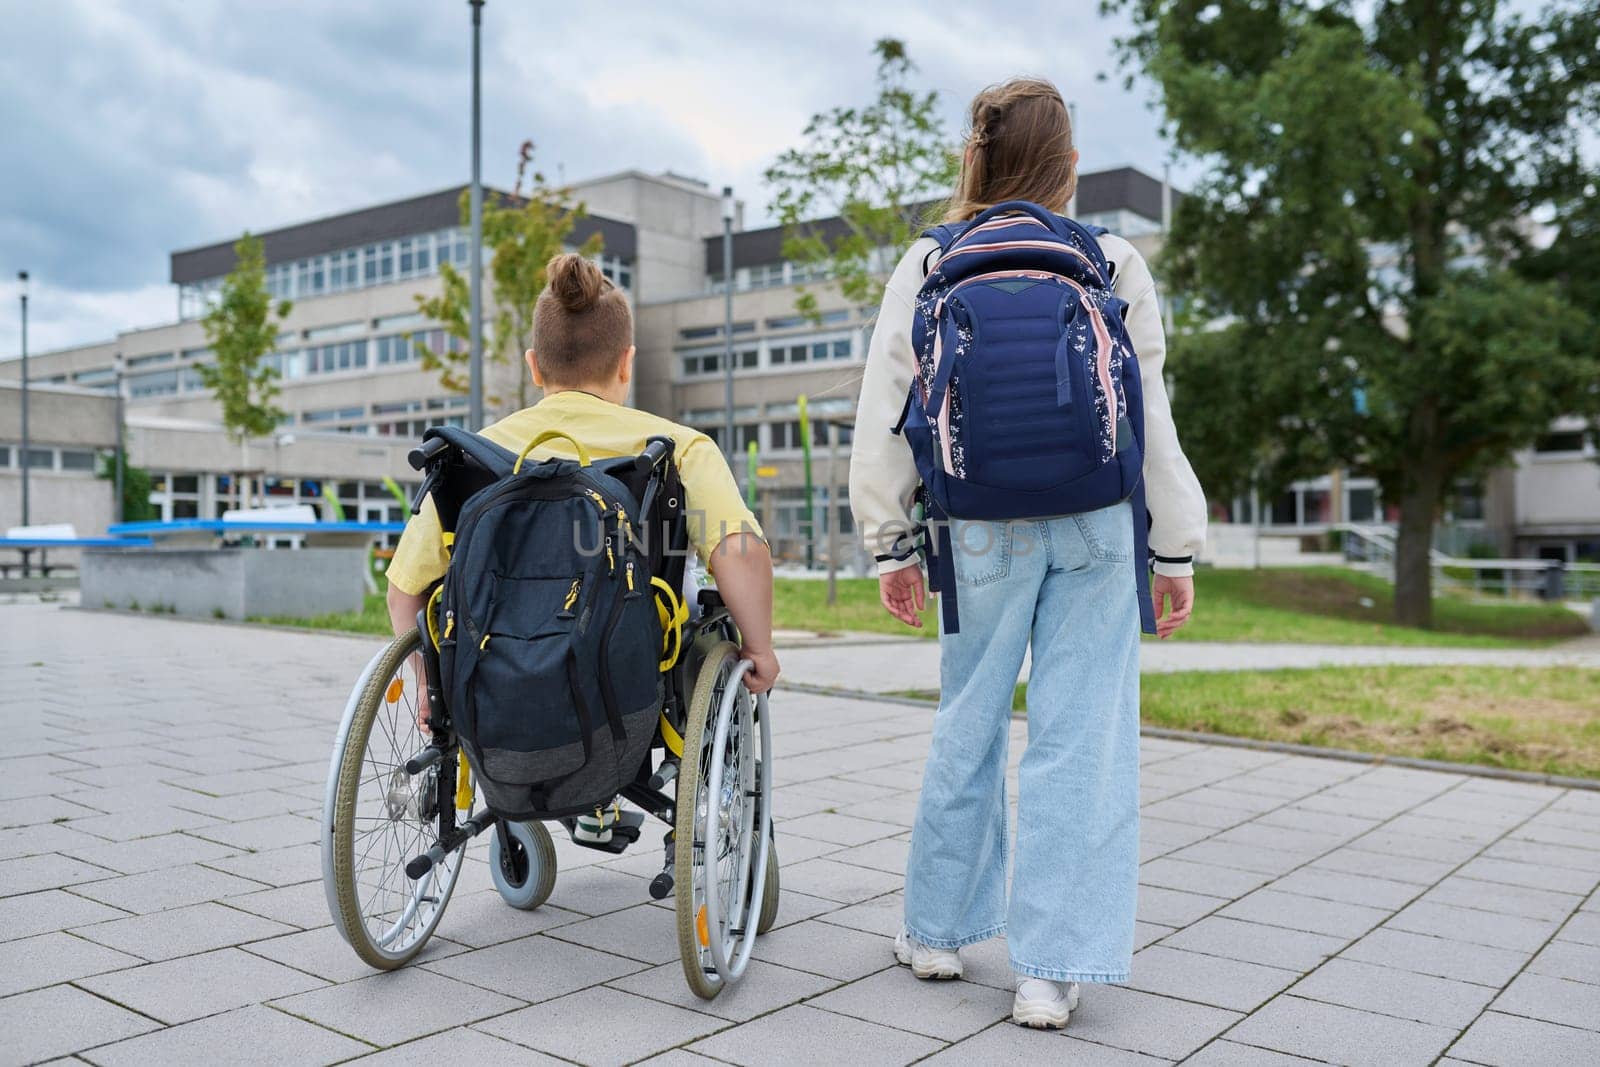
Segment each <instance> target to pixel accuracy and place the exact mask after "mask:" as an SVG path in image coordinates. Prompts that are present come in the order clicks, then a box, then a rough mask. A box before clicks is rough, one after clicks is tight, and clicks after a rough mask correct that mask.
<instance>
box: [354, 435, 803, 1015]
mask: <svg viewBox="0 0 1600 1067" xmlns="http://www.w3.org/2000/svg"><path fill="white" fill-rule="evenodd" d="M548 436H551V435H544V437H541V438H540V439H538V440H535V442H533V443H532V444H530V445H529V446H528V448H527V449H525V450H524V452H523V457H525V456H526V455H527V454H528V452H529V451H531V450H532V449H533V448H534V447H536V446H537V445H538V444H539V443H540V442H541V441H542V440H544V439H545V437H548ZM558 436H564V435H558ZM672 446H673V443H672V441H671V440H670V439H669V438H664V437H658V438H651V440H650V442H649V443H648V445H647V447H646V449H645V450H644V453H643V454H642V455H640V456H637V457H624V458H620V459H610V460H595V461H594V464H595V466H596V467H598V468H600V469H603V470H605V471H606V473H609V474H611V475H613V476H615V477H617V478H619V479H620V480H622V481H623V482H624V483H625V484H626V485H627V486H628V488H629V490H630V491H632V492H633V494H634V499H635V500H637V501H640V503H641V506H640V515H641V517H642V518H643V520H644V534H645V542H644V544H643V546H642V550H643V551H644V552H645V553H646V555H647V558H648V561H649V564H650V574H651V576H652V579H653V580H652V582H651V583H650V584H651V588H652V589H653V590H654V595H655V597H656V602H657V609H658V612H659V613H660V615H661V618H662V622H663V631H664V633H665V648H664V649H663V650H662V670H663V673H664V675H665V678H666V683H667V684H665V685H664V686H663V687H662V690H663V693H664V698H663V703H662V707H661V713H660V717H659V722H658V726H657V730H656V735H655V737H654V740H653V742H652V745H651V748H650V751H649V753H648V754H647V756H646V758H645V761H644V763H643V765H641V766H640V767H639V770H638V773H637V774H636V775H635V777H634V779H633V781H631V782H629V783H628V784H626V785H624V786H623V788H622V791H621V793H620V794H619V796H618V798H617V800H616V801H615V802H614V804H613V808H612V814H613V815H614V816H615V817H616V820H617V821H616V822H615V823H614V824H612V825H611V826H610V827H609V834H605V833H601V834H595V833H593V832H585V833H580V832H579V827H578V820H577V819H576V818H572V817H567V818H560V819H552V820H549V821H550V822H555V823H557V826H558V832H561V831H563V830H564V831H565V832H567V833H568V834H569V835H570V836H571V838H572V840H573V842H574V844H576V845H578V846H581V847H588V848H597V849H600V850H602V851H605V852H610V853H618V854H620V853H621V852H622V851H623V850H624V849H626V848H627V847H629V846H630V845H632V844H634V843H635V842H636V841H637V840H638V839H639V837H640V836H641V833H642V830H643V826H644V823H645V821H646V819H647V818H648V817H654V818H655V819H658V820H660V821H661V822H664V823H665V824H666V825H667V831H666V834H665V837H664V839H663V860H662V868H661V871H660V873H659V874H657V875H656V876H655V878H654V879H653V880H652V881H651V882H650V883H649V889H648V892H649V895H650V896H651V897H652V898H654V899H656V900H664V899H665V898H667V897H668V896H675V900H674V904H675V910H676V916H677V932H678V945H679V949H680V955H681V958H682V962H683V973H684V977H685V979H686V980H687V982H688V984H689V987H690V988H691V989H692V990H693V991H694V992H695V993H696V994H697V995H698V996H700V997H702V998H705V999H708V1000H709V999H711V998H713V997H715V996H716V995H717V994H718V993H720V992H721V991H722V989H723V988H724V987H726V986H727V985H728V984H729V983H731V982H734V981H737V980H738V979H739V977H740V976H741V975H742V974H743V973H744V971H745V968H746V965H747V964H748V962H749V959H750V953H751V949H752V948H753V947H754V942H755V937H756V935H757V934H759V933H764V932H766V931H767V930H768V929H769V928H770V927H771V926H772V924H773V922H774V920H775V919H776V917H777V910H778V897H779V878H778V860H777V854H776V850H775V848H774V843H773V832H772V816H771V812H772V782H771V775H770V769H771V767H772V741H771V725H770V713H769V711H768V706H767V697H766V694H762V695H761V696H760V697H756V698H752V697H751V695H750V693H749V692H748V690H746V689H745V688H744V686H743V685H742V684H741V679H742V678H743V676H744V674H745V672H746V671H747V670H749V669H750V666H751V665H750V663H749V661H748V660H741V659H740V658H739V655H738V648H739V642H738V632H737V630H736V628H735V626H734V623H733V620H732V617H731V616H730V615H729V613H728V610H727V608H726V607H725V606H724V605H723V603H722V601H721V599H720V597H719V596H718V595H717V593H716V592H715V590H710V589H706V590H700V591H699V593H698V597H697V601H698V605H697V606H698V608H699V613H698V618H693V619H691V618H690V614H691V612H690V605H689V604H688V603H686V602H685V601H684V599H683V598H682V597H681V596H680V595H678V594H677V593H676V591H677V590H681V589H682V587H683V577H684V570H685V567H686V563H687V553H688V536H687V525H686V519H685V511H684V506H683V497H684V494H683V487H682V484H681V482H680V481H679V479H678V475H677V471H676V468H675V466H674V464H673V459H672V452H673V447H672ZM521 458H522V457H515V456H513V454H512V453H511V452H509V451H508V450H506V449H503V448H501V447H500V446H498V445H496V444H494V443H493V442H491V441H488V440H487V439H485V438H482V437H478V436H476V435H473V434H469V433H466V432H465V431H462V430H458V429H451V428H441V427H436V428H433V429H430V430H429V431H428V433H427V434H426V435H425V437H424V440H423V443H422V445H421V446H420V447H418V448H416V449H413V450H412V452H411V454H410V457H409V459H410V462H411V465H412V466H413V467H414V468H416V469H417V470H421V471H425V472H426V476H425V480H424V482H423V484H422V488H421V489H420V490H419V491H418V493H417V496H416V503H415V505H414V506H413V511H415V510H416V509H417V508H418V507H420V505H421V501H422V500H423V499H424V498H425V497H427V496H429V495H430V494H431V495H432V497H433V500H434V505H435V508H436V509H437V510H438V512H439V516H440V523H441V527H442V528H443V529H444V530H446V531H450V530H453V529H454V527H455V518H456V516H457V515H458V514H459V512H460V510H461V507H462V505H464V504H465V502H466V501H467V499H468V498H470V497H471V496H472V495H473V494H474V493H476V492H479V491H481V490H483V489H486V488H488V487H489V486H491V485H494V484H495V483H497V482H499V481H500V480H501V479H503V478H506V477H510V476H515V474H514V472H515V471H516V469H517V467H519V466H520V460H521ZM513 460H516V461H517V463H516V464H515V465H514V464H513ZM451 539H452V538H450V537H448V536H447V538H446V541H447V543H448V542H449V541H450V540H451ZM441 592H442V589H440V588H437V587H436V588H435V590H434V591H433V593H432V595H431V596H430V597H429V600H428V606H427V607H426V608H425V609H424V610H423V611H422V612H419V613H418V617H417V626H416V628H415V629H413V630H410V631H409V632H407V633H404V634H401V635H400V636H398V637H396V638H395V639H394V640H393V641H391V642H390V643H389V645H388V646H387V647H386V648H384V649H383V650H382V651H381V652H379V653H378V654H377V655H376V656H374V657H373V658H372V660H371V662H369V663H368V664H367V666H366V669H365V670H364V671H362V673H361V676H360V677H359V679H358V680H357V681H356V684H355V687H354V689H353V690H352V691H351V694H350V698H349V701H348V703H347V704H346V706H345V710H344V716H343V718H342V719H341V721H340V724H339V729H338V734H337V737H336V740H335V743H334V746H333V755H332V759H331V762H330V766H329V774H328V786H327V793H326V798H325V801H324V807H323V835H322V874H323V886H324V889H325V891H326V894H327V901H328V909H329V911H330V912H331V913H332V915H333V920H334V924H335V926H336V928H337V929H338V930H339V933H340V934H341V935H342V936H343V937H344V939H345V941H346V942H348V943H349V945H350V947H351V948H353V949H354V950H355V952H356V954H357V955H358V956H359V957H360V958H361V959H362V960H363V961H365V962H366V963H368V964H369V965H371V966H373V967H376V968H380V969H383V970H392V969H395V968H398V967H401V966H403V965H404V964H406V963H407V962H408V961H410V960H411V959H413V958H415V957H416V955H417V954H418V953H419V952H421V951H422V949H423V947H424V946H425V945H426V944H427V942H428V939H429V938H430V937H431V936H432V935H433V932H434V930H435V929H437V928H438V925H439V922H440V920H441V919H442V918H443V916H444V910H445V907H446V905H448V904H449V901H450V895H451V893H452V891H453V890H454V889H455V886H456V882H457V880H458V879H459V878H460V876H461V872H462V868H463V866H464V862H465V858H466V850H467V846H468V844H469V843H470V842H471V841H472V840H473V838H475V837H477V836H478V835H479V834H483V833H488V834H489V835H490V836H489V857H488V859H489V864H488V865H489V871H490V876H491V878H492V880H493V882H494V886H495V888H496V889H497V890H499V892H500V895H501V897H502V898H503V899H504V901H505V903H507V904H508V905H510V906H511V907H513V908H520V909H525V910H526V909H533V908H537V907H539V905H541V904H543V903H544V902H545V901H546V900H547V899H548V898H549V896H550V893H551V891H552V890H553V889H554V887H555V882H556V873H557V871H556V867H557V859H556V849H555V844H554V841H553V839H552V837H551V832H550V827H549V826H548V825H547V823H546V822H544V821H517V820H513V819H509V818H502V817H501V815H500V814H499V813H497V812H496V811H495V810H493V808H492V806H489V805H482V806H478V807H476V808H475V804H474V801H475V789H474V778H473V773H472V769H471V767H470V766H469V761H468V760H467V759H466V758H465V756H466V753H465V751H464V750H463V748H462V747H461V746H460V744H459V743H458V741H457V738H456V736H455V734H454V732H453V730H452V729H451V721H450V709H449V708H448V707H446V706H445V703H444V700H443V697H442V692H441V686H440V681H439V658H438V641H439V633H440V629H439V619H438V610H439V601H440V593H441ZM423 692H426V693H427V694H428V696H429V709H430V722H429V727H430V729H429V730H428V732H426V733H425V732H424V731H423V730H422V729H421V728H419V727H418V726H417V725H416V712H417V706H418V699H417V698H418V694H420V693H423ZM624 802H625V803H626V804H627V805H628V807H627V808H623V807H622V806H621V805H622V803H624ZM591 827H592V824H591ZM605 837H609V839H608V840H597V838H605Z"/></svg>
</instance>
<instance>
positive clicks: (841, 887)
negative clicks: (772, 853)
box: [783, 858, 902, 904]
mask: <svg viewBox="0 0 1600 1067" xmlns="http://www.w3.org/2000/svg"><path fill="white" fill-rule="evenodd" d="M783 884H784V886H785V887H786V888H793V889H798V890H800V892H802V893H808V894H810V895H811V896H814V897H822V898H823V899H825V900H837V901H839V902H840V903H842V904H856V903H859V902H861V901H863V900H866V899H868V898H869V897H875V896H878V895H880V894H883V893H888V892H891V891H893V890H896V889H899V888H900V886H901V884H902V878H901V877H900V876H898V875H893V874H887V873H885V872H883V871H875V870H872V869H871V868H868V867H856V866H853V865H851V864H848V863H839V862H837V861H835V860H830V859H825V858H818V859H810V860H802V861H801V862H800V863H797V864H795V865H793V866H787V865H786V866H785V867H784V870H783Z"/></svg>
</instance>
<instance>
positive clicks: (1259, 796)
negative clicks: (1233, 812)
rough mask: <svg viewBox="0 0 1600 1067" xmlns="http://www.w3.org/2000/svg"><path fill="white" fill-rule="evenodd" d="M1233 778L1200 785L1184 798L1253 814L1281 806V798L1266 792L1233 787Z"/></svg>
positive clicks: (1282, 803) (1259, 813)
mask: <svg viewBox="0 0 1600 1067" xmlns="http://www.w3.org/2000/svg"><path fill="white" fill-rule="evenodd" d="M1233 783H1234V779H1232V778H1229V779H1227V780H1226V781H1223V782H1220V783H1217V784H1216V785H1207V786H1202V787H1201V788H1199V789H1196V790H1194V791H1193V792H1190V793H1188V794H1187V795H1186V796H1185V797H1184V799H1185V800H1192V801H1194V802H1195V803H1196V804H1206V805H1209V806H1211V807H1217V808H1238V809H1239V810H1241V811H1248V812H1252V813H1254V814H1255V815H1258V816H1261V815H1265V814H1266V813H1267V812H1269V811H1275V810H1277V809H1279V808H1283V807H1284V805H1285V802H1284V800H1283V798H1281V797H1277V796H1272V795H1269V794H1266V793H1260V792H1254V793H1252V792H1249V791H1243V790H1236V789H1234V788H1233Z"/></svg>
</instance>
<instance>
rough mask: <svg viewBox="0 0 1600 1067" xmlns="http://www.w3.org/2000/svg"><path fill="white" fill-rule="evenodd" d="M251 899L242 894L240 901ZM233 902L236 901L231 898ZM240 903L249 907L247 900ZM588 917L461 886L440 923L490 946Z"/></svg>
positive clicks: (454, 934)
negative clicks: (525, 906) (516, 903)
mask: <svg viewBox="0 0 1600 1067" xmlns="http://www.w3.org/2000/svg"><path fill="white" fill-rule="evenodd" d="M472 873H474V872H471V871H469V872H467V873H466V874H464V875H463V878H464V879H465V878H467V877H468V876H469V875H471V874H472ZM565 877H567V875H561V876H559V877H558V878H557V879H556V885H557V887H558V888H559V886H560V885H561V879H562V878H565ZM484 879H485V880H486V881H487V879H488V875H487V874H485V875H484ZM248 899H249V898H247V897H241V898H240V901H241V902H242V901H245V900H248ZM229 903H230V904H231V903H234V902H233V901H231V900H230V901H229ZM240 906H241V907H248V905H247V904H243V903H241V904H240ZM324 910H326V908H324ZM585 918H587V916H586V915H583V914H580V913H579V912H575V911H567V910H566V909H564V908H558V907H556V906H555V905H554V904H541V905H540V906H539V907H537V908H535V909H533V910H532V911H522V910H520V909H518V908H513V907H512V906H511V905H509V904H507V903H506V902H505V901H504V900H503V899H502V898H501V896H500V894H499V893H497V892H496V891H495V890H494V889H491V888H485V889H480V890H478V891H476V892H466V891H463V887H460V886H458V887H457V888H456V893H455V895H454V896H452V897H451V898H450V907H449V909H448V910H447V911H446V912H445V914H444V918H443V919H442V920H441V921H440V925H441V927H442V928H443V932H444V934H445V936H446V937H448V938H450V940H452V941H459V942H461V943H462V944H463V945H470V946H471V947H473V948H487V947H488V946H489V945H498V944H500V943H501V942H503V941H515V940H516V939H517V938H519V937H527V936H528V935H529V934H537V933H540V932H541V931H544V930H549V929H551V928H552V927H556V926H562V925H564V924H566V923H573V922H579V921H581V920H583V919H585Z"/></svg>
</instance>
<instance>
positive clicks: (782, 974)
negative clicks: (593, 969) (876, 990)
mask: <svg viewBox="0 0 1600 1067" xmlns="http://www.w3.org/2000/svg"><path fill="white" fill-rule="evenodd" d="M606 984H607V985H609V986H611V987H613V988H615V989H622V990H626V991H627V992H629V993H636V994H638V995H639V996H641V997H649V998H651V999H652V1000H659V1001H662V1002H663V1003H666V1004H675V1005H677V1006H678V1007H680V1008H691V1009H693V1010H695V1011H703V1012H705V1013H706V1014H708V1015H715V1016H717V1017H718V1018H721V1019H729V1020H732V1021H735V1022H744V1021H745V1020H747V1019H753V1018H755V1017H756V1016H757V1015H765V1014H767V1013H768V1012H770V1011H776V1010H777V1009H779V1008H782V1007H787V1006H788V1005H790V1004H797V1003H799V1002H800V1001H802V1000H804V999H806V998H807V997H814V996H816V995H817V994H818V993H824V992H826V991H828V990H829V989H832V988H834V987H835V986H837V985H838V984H839V979H837V978H824V977H822V976H821V975H817V974H808V973H807V972H805V971H797V970H795V969H793V968H792V967H779V966H778V965H777V964H775V963H767V962H766V961H764V960H755V959H753V960H751V961H750V962H749V964H748V965H747V966H746V968H745V972H744V977H743V978H741V979H739V981H737V982H735V983H734V984H733V985H731V986H728V987H727V988H726V989H724V990H723V991H722V992H721V993H719V994H717V997H716V999H715V1000H701V999H700V998H699V997H697V996H695V995H694V993H693V992H692V991H691V990H690V989H689V986H688V984H687V983H685V982H684V980H683V964H682V963H680V962H677V961H674V962H672V963H663V964H662V965H661V966H659V967H652V968H650V969H649V970H648V971H640V972H638V973H637V974H629V975H624V976H623V977H621V978H615V979H613V980H611V981H610V982H608V983H606Z"/></svg>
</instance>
